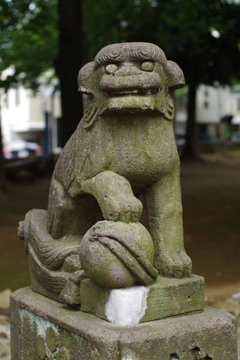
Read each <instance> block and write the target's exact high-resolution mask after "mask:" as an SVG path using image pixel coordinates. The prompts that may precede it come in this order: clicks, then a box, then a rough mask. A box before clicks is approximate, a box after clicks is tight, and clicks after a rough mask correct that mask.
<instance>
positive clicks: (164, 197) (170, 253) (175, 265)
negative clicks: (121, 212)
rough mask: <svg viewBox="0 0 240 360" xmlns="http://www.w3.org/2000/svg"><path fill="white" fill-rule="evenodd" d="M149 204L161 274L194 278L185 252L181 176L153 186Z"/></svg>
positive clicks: (148, 194) (173, 175) (170, 176)
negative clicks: (191, 275)
mask: <svg viewBox="0 0 240 360" xmlns="http://www.w3.org/2000/svg"><path fill="white" fill-rule="evenodd" d="M145 200H146V206H147V213H148V219H149V226H150V233H151V235H152V239H153V242H154V250H155V267H156V268H157V269H158V271H159V274H160V275H163V276H166V277H176V278H182V277H188V276H190V274H191V266H192V263H191V259H190V258H189V257H188V256H187V254H186V252H185V249H184V239H183V225H182V202H181V190H180V182H179V173H178V172H177V171H175V172H172V173H169V174H167V175H165V176H164V177H163V178H162V179H160V180H159V181H158V182H156V183H155V184H153V185H152V186H151V188H149V189H148V190H147V191H146V192H145Z"/></svg>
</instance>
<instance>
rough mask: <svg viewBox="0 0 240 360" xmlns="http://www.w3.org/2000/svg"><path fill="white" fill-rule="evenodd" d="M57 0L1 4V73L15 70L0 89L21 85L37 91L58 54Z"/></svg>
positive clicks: (10, 0)
mask: <svg viewBox="0 0 240 360" xmlns="http://www.w3.org/2000/svg"><path fill="white" fill-rule="evenodd" d="M56 7H57V4H56V0H0V27H1V29H2V31H1V39H0V73H2V72H3V71H4V70H5V69H7V68H8V67H9V66H12V65H13V66H14V71H13V74H12V75H9V76H8V77H7V78H5V79H4V80H1V81H0V87H2V88H5V89H8V88H9V86H13V85H16V84H17V83H19V82H21V83H22V84H24V85H25V86H26V87H31V88H33V89H36V88H37V87H38V85H39V84H38V77H39V76H40V75H41V74H42V73H43V72H44V71H46V70H48V69H49V68H52V67H53V61H54V59H55V57H56V53H57V38H58V34H57V9H56Z"/></svg>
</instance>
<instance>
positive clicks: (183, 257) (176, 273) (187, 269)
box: [159, 251, 192, 278]
mask: <svg viewBox="0 0 240 360" xmlns="http://www.w3.org/2000/svg"><path fill="white" fill-rule="evenodd" d="M191 270H192V261H191V259H190V257H189V256H188V255H187V254H186V252H185V251H180V252H171V251H165V252H163V253H161V259H160V271H159V272H160V275H163V276H166V277H173V278H184V277H189V276H190V275H191Z"/></svg>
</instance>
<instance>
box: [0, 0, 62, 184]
mask: <svg viewBox="0 0 240 360" xmlns="http://www.w3.org/2000/svg"><path fill="white" fill-rule="evenodd" d="M0 27H1V38H0V53H1V56H0V88H2V89H4V90H5V91H7V90H8V89H9V87H10V86H11V87H13V86H17V85H18V84H23V85H24V86H25V87H28V88H31V89H33V90H37V88H38V86H39V84H40V83H39V76H40V75H41V74H42V73H43V72H44V71H46V70H48V69H49V68H51V67H52V66H53V61H54V59H55V58H56V54H57V36H58V33H57V11H56V0H24V1H22V0H0ZM9 66H12V67H13V69H14V70H13V73H12V75H11V76H10V75H9V76H7V77H4V78H3V77H2V73H3V71H4V70H6V69H7V68H8V67H9ZM0 127H1V122H0ZM3 166H4V164H3V157H2V136H1V129H0V190H3V189H4V187H5V185H4V184H5V177H4V167H3Z"/></svg>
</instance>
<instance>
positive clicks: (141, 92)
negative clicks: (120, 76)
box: [109, 89, 159, 96]
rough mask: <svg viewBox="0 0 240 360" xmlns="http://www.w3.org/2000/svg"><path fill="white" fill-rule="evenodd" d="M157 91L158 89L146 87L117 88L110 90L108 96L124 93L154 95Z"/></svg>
mask: <svg viewBox="0 0 240 360" xmlns="http://www.w3.org/2000/svg"><path fill="white" fill-rule="evenodd" d="M158 91H159V89H147V90H137V89H136V90H119V91H118V90H117V91H111V92H110V93H109V95H110V96H124V95H140V96H146V95H154V94H156V93H157V92H158Z"/></svg>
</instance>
